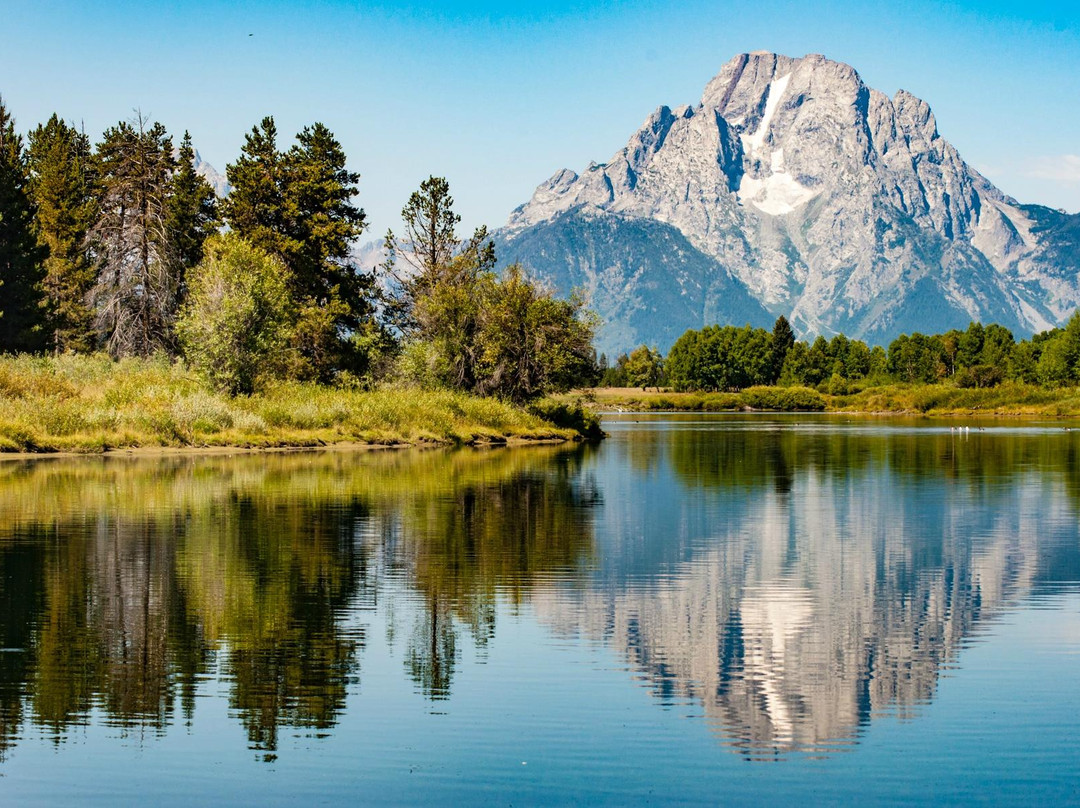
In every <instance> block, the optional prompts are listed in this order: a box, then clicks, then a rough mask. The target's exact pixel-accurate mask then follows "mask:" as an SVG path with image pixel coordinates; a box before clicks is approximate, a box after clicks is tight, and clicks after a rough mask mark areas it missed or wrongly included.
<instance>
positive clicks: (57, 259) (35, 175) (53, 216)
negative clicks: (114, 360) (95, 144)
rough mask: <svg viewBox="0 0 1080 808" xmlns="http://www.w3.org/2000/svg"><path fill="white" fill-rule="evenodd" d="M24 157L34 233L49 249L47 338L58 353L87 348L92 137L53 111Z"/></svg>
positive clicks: (33, 134) (90, 338)
mask: <svg viewBox="0 0 1080 808" xmlns="http://www.w3.org/2000/svg"><path fill="white" fill-rule="evenodd" d="M27 157H28V163H29V169H30V192H31V195H32V196H33V199H34V204H35V206H36V208H37V217H36V230H37V237H38V241H39V243H40V244H41V245H42V247H44V248H46V249H47V250H48V252H49V257H48V258H46V259H45V264H44V265H45V278H44V282H43V288H44V292H45V298H46V301H45V302H46V306H47V310H48V318H49V321H48V332H49V334H48V336H49V340H50V342H51V343H52V347H53V349H54V350H56V351H89V350H90V349H91V348H92V347H93V340H94V328H93V326H94V317H93V312H92V311H91V310H90V307H89V306H88V305H87V301H86V298H87V294H88V293H89V291H90V289H91V287H93V285H94V268H93V266H92V265H91V263H90V260H89V258H88V256H87V254H86V247H85V243H84V242H85V239H86V233H87V230H88V229H89V227H90V225H91V223H92V222H93V218H94V198H93V195H92V192H91V191H92V184H93V171H92V165H91V162H92V160H91V154H90V141H89V139H88V138H87V137H86V135H84V134H83V133H81V132H79V131H78V130H76V129H75V128H74V127H72V126H68V125H67V124H66V123H65V122H64V121H63V120H61V119H60V118H58V117H57V116H56V115H53V116H52V117H51V118H49V121H48V123H46V124H44V125H39V126H38V127H37V128H36V129H35V130H34V131H33V132H31V133H30V142H29V148H28V149H27Z"/></svg>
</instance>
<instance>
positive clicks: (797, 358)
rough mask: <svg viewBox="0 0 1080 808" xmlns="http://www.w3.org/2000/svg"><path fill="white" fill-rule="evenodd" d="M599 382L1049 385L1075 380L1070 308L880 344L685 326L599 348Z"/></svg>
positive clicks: (1079, 323)
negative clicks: (1056, 321)
mask: <svg viewBox="0 0 1080 808" xmlns="http://www.w3.org/2000/svg"><path fill="white" fill-rule="evenodd" d="M600 366H601V369H602V384H604V385H605V386H610V387H655V386H660V385H663V386H670V387H673V388H674V389H675V390H680V391H683V390H709V391H714V390H715V391H735V390H742V389H744V388H746V387H752V386H756V385H779V386H805V387H814V388H817V389H818V390H820V391H821V392H823V393H833V394H844V393H848V392H850V391H851V389H852V388H853V386H866V385H868V384H876V383H880V384H888V383H895V382H905V383H914V384H932V383H938V382H951V383H952V384H954V385H956V386H957V387H967V388H983V387H994V386H996V385H998V384H1000V383H1001V382H1003V381H1006V380H1012V381H1018V382H1024V383H1027V384H1041V385H1046V386H1049V387H1059V386H1066V385H1075V384H1078V383H1080V312H1078V313H1077V314H1074V315H1073V317H1072V319H1070V320H1069V322H1068V324H1067V325H1066V326H1065V327H1064V328H1055V329H1052V330H1050V331H1044V332H1042V333H1040V334H1036V335H1035V336H1033V337H1032V338H1031V339H1030V340H1021V341H1020V342H1017V341H1016V339H1015V338H1014V337H1013V334H1012V332H1010V331H1009V330H1008V329H1007V328H1004V327H1002V326H1000V325H996V324H991V325H987V326H984V325H982V324H980V323H977V322H973V323H971V324H970V325H969V326H968V328H967V329H966V330H964V331H960V330H958V329H953V330H951V331H947V332H946V333H944V334H934V335H926V334H919V333H914V334H910V335H908V334H903V335H901V336H899V337H897V338H896V339H895V340H893V341H892V342H891V343H890V344H889V347H888V349H885V348H882V347H881V346H875V347H873V348H871V347H870V346H868V345H867V344H866V343H865V342H861V341H859V340H854V339H849V338H848V337H846V336H844V335H843V334H838V335H836V336H835V337H833V338H832V339H825V337H818V338H817V339H815V340H814V341H813V342H812V343H808V342H803V341H799V340H796V339H795V336H794V334H793V332H792V330H791V326H790V324H789V323H788V321H787V320H786V319H785V318H784V317H780V318H778V319H777V321H776V324H775V326H774V327H773V330H772V332H771V333H770V332H769V331H766V330H765V329H763V328H751V327H750V326H745V327H742V328H738V327H735V326H718V325H714V326H707V327H706V328H702V329H700V330H689V331H687V332H686V333H685V334H683V335H682V336H681V337H679V339H678V341H676V343H675V344H674V345H673V346H672V348H671V351H670V352H669V353H668V355H667V357H663V356H661V354H660V353H659V352H658V351H656V350H654V349H651V348H649V347H647V346H644V345H643V346H640V347H639V348H637V349H635V350H634V351H633V352H631V353H630V354H623V355H621V356H619V357H618V358H617V360H616V362H615V364H614V365H613V366H608V361H607V357H604V356H602V357H601V358H600Z"/></svg>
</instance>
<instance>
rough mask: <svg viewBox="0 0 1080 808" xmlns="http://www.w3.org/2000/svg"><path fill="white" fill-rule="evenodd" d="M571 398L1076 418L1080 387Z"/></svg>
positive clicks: (632, 405)
mask: <svg viewBox="0 0 1080 808" xmlns="http://www.w3.org/2000/svg"><path fill="white" fill-rule="evenodd" d="M575 395H577V396H578V397H580V398H582V399H583V400H584V401H585V402H586V403H587V404H588V405H589V406H591V407H593V408H595V409H597V410H598V411H601V412H604V411H612V410H614V411H619V410H623V411H629V412H676V411H681V412H745V411H780V412H839V413H850V414H874V415H928V416H942V417H950V416H954V417H955V416H972V415H978V416H1000V417H1034V416H1038V417H1048V418H1069V417H1078V416H1080V388H1072V387H1070V388H1056V389H1052V388H1047V387H1040V386H1037V385H1029V384H1018V383H1008V382H1007V383H1004V384H1001V385H999V386H997V387H991V388H985V389H968V388H960V387H955V386H953V385H949V384H928V385H911V384H889V385H881V386H877V387H867V388H865V389H863V390H857V391H853V392H850V393H846V394H842V395H841V394H836V395H833V394H829V393H821V392H818V391H817V390H813V389H811V388H806V387H789V388H784V387H751V388H747V389H746V390H742V391H740V392H738V393H676V392H672V391H669V390H664V389H661V390H657V389H656V388H650V389H649V390H647V391H643V390H641V389H640V388H625V387H606V388H595V389H592V390H586V391H578V392H577V393H576V394H575Z"/></svg>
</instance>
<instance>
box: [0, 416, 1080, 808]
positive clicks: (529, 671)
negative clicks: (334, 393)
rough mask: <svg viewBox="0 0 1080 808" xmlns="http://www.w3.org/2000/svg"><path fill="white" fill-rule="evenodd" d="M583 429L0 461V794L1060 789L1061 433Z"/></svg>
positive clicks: (1064, 700) (71, 798)
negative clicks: (548, 436) (522, 438)
mask: <svg viewBox="0 0 1080 808" xmlns="http://www.w3.org/2000/svg"><path fill="white" fill-rule="evenodd" d="M952 423H953V425H955V422H952ZM606 428H607V429H608V431H609V432H610V434H611V437H610V438H609V439H608V440H607V441H605V442H604V443H603V444H602V445H600V446H595V447H582V446H577V447H537V448H530V449H512V450H495V451H458V452H442V451H427V452H413V451H409V452H394V453H359V452H352V453H349V452H327V453H321V454H279V455H262V456H238V457H227V456H213V457H200V458H196V457H189V456H185V457H171V458H165V459H138V460H137V459H126V458H109V459H78V460H60V459H53V460H41V461H35V462H21V461H10V460H9V461H4V462H0V803H2V804H5V805H15V804H20V805H24V804H34V803H47V804H64V803H71V804H87V803H93V802H108V803H110V804H117V803H139V804H148V803H149V804H168V803H192V802H196V803H199V802H207V801H212V802H229V803H235V804H252V805H256V804H257V805H264V804H268V803H283V802H299V801H304V802H311V803H345V802H348V803H357V802H361V803H363V802H370V803H382V804H385V803H395V802H400V803H415V802H428V803H436V804H462V803H471V804H478V803H484V804H490V803H494V804H539V803H544V804H551V803H568V802H577V803H586V802H587V803H611V804H628V803H644V802H653V803H665V804H666V803H709V804H716V803H735V804H753V803H770V804H776V803H787V802H791V801H795V800H799V801H803V802H837V803H839V802H845V803H847V802H851V801H852V800H854V799H858V800H862V801H867V802H871V803H879V802H910V801H922V802H930V801H932V802H934V803H990V802H992V803H998V804H1001V803H1015V804H1019V803H1023V804H1035V803H1039V802H1045V803H1048V804H1062V803H1070V802H1072V803H1076V802H1080V528H1078V515H1080V514H1078V511H1080V431H1066V430H1065V429H1063V428H1062V426H1061V425H1060V424H1042V425H1040V424H1033V423H1031V422H1001V421H997V422H986V423H984V424H981V425H980V424H978V423H975V422H972V423H971V425H970V429H969V430H966V431H965V430H961V431H957V430H955V429H954V428H951V427H950V422H945V423H944V425H943V424H942V422H932V421H922V422H907V421H902V420H897V419H888V420H885V419H882V420H874V419H851V418H842V417H839V418H836V417H827V416H801V417H794V416H793V417H787V416H765V415H755V416H732V415H728V416H700V415H694V416H671V415H668V416H662V417H660V416H629V417H624V418H609V419H607V420H606Z"/></svg>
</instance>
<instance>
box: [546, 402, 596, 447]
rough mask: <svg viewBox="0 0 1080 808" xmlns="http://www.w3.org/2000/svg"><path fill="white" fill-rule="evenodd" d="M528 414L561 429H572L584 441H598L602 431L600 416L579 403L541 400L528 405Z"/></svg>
mask: <svg viewBox="0 0 1080 808" xmlns="http://www.w3.org/2000/svg"><path fill="white" fill-rule="evenodd" d="M528 409H529V412H531V413H532V414H533V415H535V416H537V417H538V418H543V419H544V420H545V421H548V422H549V423H552V424H554V425H555V426H557V427H559V428H561V429H573V430H574V431H576V432H577V433H578V434H579V435H581V436H582V437H583V438H585V439H586V440H600V439H601V438H603V437H604V430H603V429H601V428H600V416H598V415H597V414H596V413H595V412H593V411H592V410H590V409H588V408H587V407H584V406H582V404H581V402H580V401H578V402H573V403H571V402H566V401H555V400H553V399H550V398H545V399H541V400H540V401H537V402H535V403H533V404H530V405H529V408H528Z"/></svg>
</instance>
